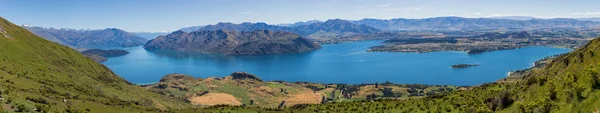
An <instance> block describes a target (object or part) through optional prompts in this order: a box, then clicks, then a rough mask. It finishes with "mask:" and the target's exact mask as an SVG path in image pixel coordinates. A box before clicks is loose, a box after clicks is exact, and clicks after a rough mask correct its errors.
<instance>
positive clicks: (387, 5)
mask: <svg viewBox="0 0 600 113" xmlns="http://www.w3.org/2000/svg"><path fill="white" fill-rule="evenodd" d="M390 6H392V3H386V4H381V5H379V6H378V7H390Z"/></svg>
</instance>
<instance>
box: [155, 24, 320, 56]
mask: <svg viewBox="0 0 600 113" xmlns="http://www.w3.org/2000/svg"><path fill="white" fill-rule="evenodd" d="M144 48H145V49H146V50H150V51H160V50H169V51H183V52H201V53H214V54H225V55H265V54H289V53H299V52H307V51H312V50H316V49H319V48H321V46H320V45H318V44H315V43H313V42H311V41H309V40H308V39H306V38H304V37H302V36H300V35H298V34H294V33H290V32H284V31H269V30H256V31H232V30H216V31H195V32H191V33H188V32H184V31H175V32H173V33H171V34H169V35H166V36H159V37H157V38H156V39H153V40H151V41H149V42H148V43H147V44H146V45H145V46H144Z"/></svg>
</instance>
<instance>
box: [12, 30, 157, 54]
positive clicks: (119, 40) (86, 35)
mask: <svg viewBox="0 0 600 113" xmlns="http://www.w3.org/2000/svg"><path fill="white" fill-rule="evenodd" d="M23 27H25V26H23ZM25 28H26V29H27V30H29V31H30V32H32V33H34V34H36V35H38V36H40V37H42V38H45V39H47V40H50V41H53V42H57V43H59V44H62V45H66V46H69V47H72V48H76V49H98V48H118V47H133V46H141V45H144V44H145V43H146V41H148V40H147V39H144V38H141V37H138V36H136V35H134V34H131V33H128V32H126V31H123V30H120V29H116V28H107V29H101V30H74V29H64V28H63V29H54V28H43V27H25Z"/></svg>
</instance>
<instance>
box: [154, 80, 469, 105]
mask: <svg viewBox="0 0 600 113" xmlns="http://www.w3.org/2000/svg"><path fill="white" fill-rule="evenodd" d="M145 87H146V88H148V89H150V90H151V91H154V92H157V93H160V94H162V95H165V96H169V97H175V98H180V99H185V100H188V101H189V102H190V103H192V104H194V105H199V106H215V105H219V104H225V105H237V106H241V105H244V106H255V107H265V108H277V107H278V106H279V105H280V104H281V103H283V105H284V106H293V105H298V104H325V103H332V102H351V101H361V100H374V99H383V98H386V99H398V100H406V99H419V98H423V97H425V96H431V95H434V94H436V93H445V92H451V91H455V90H457V89H458V87H454V86H443V85H420V84H393V83H389V82H386V83H381V84H377V83H374V84H354V85H352V84H318V83H308V82H284V81H263V80H261V79H260V78H258V77H257V76H255V75H252V74H249V73H245V72H235V73H232V74H231V75H229V76H226V77H222V78H214V77H209V78H194V77H192V76H188V75H183V74H171V75H167V76H165V77H163V78H162V79H161V80H160V82H158V83H156V84H151V85H147V86H145Z"/></svg>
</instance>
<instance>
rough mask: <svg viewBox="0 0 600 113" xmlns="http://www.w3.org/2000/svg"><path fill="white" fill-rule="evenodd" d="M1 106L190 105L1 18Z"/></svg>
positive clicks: (122, 108)
mask: <svg viewBox="0 0 600 113" xmlns="http://www.w3.org/2000/svg"><path fill="white" fill-rule="evenodd" d="M0 53H2V54H0V59H1V60H0V81H2V82H0V97H1V98H2V99H1V103H0V104H1V105H2V107H0V108H2V110H7V111H16V112H138V113H139V112H157V111H159V110H169V109H178V108H187V107H189V106H188V105H187V104H185V103H183V102H182V101H180V100H172V99H169V98H166V97H163V96H161V95H159V94H156V93H153V92H150V91H148V90H146V89H143V88H140V87H139V86H136V85H133V84H131V83H129V82H127V81H125V80H124V79H122V78H120V77H119V76H117V75H115V74H114V73H113V72H112V71H110V70H109V69H108V68H106V67H105V66H103V65H101V64H98V63H95V62H94V61H92V60H91V59H89V58H86V57H84V56H82V55H81V54H80V53H79V52H77V51H75V50H73V49H71V48H68V47H66V46H62V45H59V44H57V43H53V42H50V41H47V40H45V39H43V38H40V37H38V36H36V35H34V34H33V33H31V32H29V31H28V30H27V29H24V28H21V27H19V26H17V25H14V24H12V23H10V22H9V21H7V20H5V19H4V18H0Z"/></svg>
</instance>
